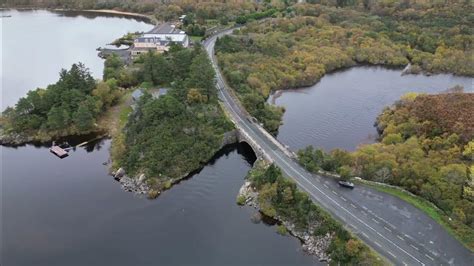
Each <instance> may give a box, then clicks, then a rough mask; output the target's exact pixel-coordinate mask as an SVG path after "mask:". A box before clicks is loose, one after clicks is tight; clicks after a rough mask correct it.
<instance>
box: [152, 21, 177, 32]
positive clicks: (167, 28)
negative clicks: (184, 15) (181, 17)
mask: <svg viewBox="0 0 474 266" xmlns="http://www.w3.org/2000/svg"><path fill="white" fill-rule="evenodd" d="M176 33H181V30H180V29H177V28H176V27H175V25H172V24H170V23H163V24H159V25H156V26H155V27H154V28H153V29H151V30H150V31H149V32H147V34H176Z"/></svg>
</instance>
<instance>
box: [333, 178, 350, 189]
mask: <svg viewBox="0 0 474 266" xmlns="http://www.w3.org/2000/svg"><path fill="white" fill-rule="evenodd" d="M337 183H339V186H341V187H346V188H351V189H352V188H354V183H352V182H349V181H343V180H341V181H339V182H337Z"/></svg>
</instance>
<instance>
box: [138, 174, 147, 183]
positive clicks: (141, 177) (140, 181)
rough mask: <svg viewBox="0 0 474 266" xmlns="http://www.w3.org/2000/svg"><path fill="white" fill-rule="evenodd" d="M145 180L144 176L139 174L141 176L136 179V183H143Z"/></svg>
mask: <svg viewBox="0 0 474 266" xmlns="http://www.w3.org/2000/svg"><path fill="white" fill-rule="evenodd" d="M145 179H146V176H145V174H141V175H140V176H139V177H138V182H139V183H143V182H144V181H145Z"/></svg>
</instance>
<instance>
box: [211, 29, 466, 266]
mask: <svg viewBox="0 0 474 266" xmlns="http://www.w3.org/2000/svg"><path fill="white" fill-rule="evenodd" d="M230 32H231V31H230V30H228V31H224V32H221V33H218V34H216V35H213V36H212V37H209V38H208V39H207V40H206V41H204V43H203V45H204V48H205V49H206V51H207V53H208V55H209V57H210V59H211V62H212V65H213V67H214V69H215V70H216V77H217V78H216V80H217V85H216V86H217V88H218V92H219V98H220V100H221V101H222V102H223V104H224V107H225V108H226V109H227V111H228V113H229V115H230V116H231V118H232V120H233V121H234V123H235V124H236V127H238V128H239V129H240V130H241V131H243V132H244V133H245V134H246V135H247V136H248V137H250V138H251V139H252V140H253V141H254V142H255V143H257V144H258V145H259V146H260V148H261V149H262V150H263V152H264V153H265V154H266V155H267V156H268V157H269V158H270V159H271V160H272V161H273V162H274V163H275V164H276V165H278V166H279V167H280V168H281V169H282V171H283V172H284V173H285V174H286V176H288V177H290V178H291V179H293V181H295V182H296V184H297V185H298V187H299V188H300V189H302V190H303V191H305V192H306V193H308V195H310V197H311V199H312V200H313V201H314V202H315V203H316V204H318V205H319V206H321V207H323V208H324V209H325V210H327V211H328V212H330V213H331V214H332V215H333V217H334V218H336V219H337V220H339V221H340V222H341V223H342V224H344V226H345V227H346V229H348V230H349V231H351V232H352V233H354V234H355V235H357V236H358V237H359V238H360V239H362V240H363V241H364V242H365V243H366V244H368V245H369V246H371V247H372V248H373V249H374V250H376V251H377V252H379V253H380V254H382V255H383V256H385V257H386V258H387V259H388V260H389V261H391V262H393V263H394V264H396V265H472V261H474V254H473V253H472V252H470V251H469V250H468V249H466V248H465V247H464V246H462V245H461V244H460V243H459V242H458V241H457V240H455V239H454V238H453V237H452V236H450V235H449V234H448V233H447V232H446V231H445V230H444V229H443V228H442V227H441V226H439V225H438V224H436V222H435V221H433V220H432V219H431V218H429V217H428V216H427V215H425V214H424V213H422V212H421V211H419V210H418V209H416V208H414V207H413V206H411V205H409V204H407V203H406V202H404V201H401V200H399V199H396V198H394V197H392V196H390V195H386V194H384V193H381V192H377V191H374V190H372V189H369V188H365V187H363V188H360V187H359V188H356V189H354V190H347V189H343V188H340V187H339V186H337V183H335V182H334V180H332V179H328V178H324V177H321V176H317V175H313V174H311V173H309V172H307V171H306V170H305V169H303V168H302V167H301V166H300V165H299V164H298V163H297V162H296V161H295V160H294V159H293V158H292V157H291V156H289V153H288V150H286V149H285V148H284V147H283V145H279V143H278V141H276V140H275V139H273V137H272V136H271V135H269V134H268V133H266V132H264V131H263V130H262V128H261V127H260V126H259V125H257V124H256V123H252V122H251V121H249V120H248V119H247V118H248V117H247V113H246V111H245V110H242V108H241V106H240V104H239V103H238V102H237V100H236V99H235V98H234V97H232V95H231V92H230V90H231V89H230V88H229V87H228V85H227V83H226V82H225V80H224V78H223V77H222V74H221V72H220V70H219V68H218V65H217V60H216V58H215V54H214V45H215V41H216V39H217V38H218V37H220V36H223V35H225V34H229V33H230Z"/></svg>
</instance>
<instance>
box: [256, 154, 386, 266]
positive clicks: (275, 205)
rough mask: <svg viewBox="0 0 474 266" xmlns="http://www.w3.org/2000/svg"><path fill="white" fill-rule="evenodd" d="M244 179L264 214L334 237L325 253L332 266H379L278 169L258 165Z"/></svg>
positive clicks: (367, 251) (375, 259)
mask: <svg viewBox="0 0 474 266" xmlns="http://www.w3.org/2000/svg"><path fill="white" fill-rule="evenodd" d="M247 179H248V180H249V181H250V182H251V185H252V187H253V188H254V189H255V190H256V191H257V192H258V204H259V208H260V211H261V212H262V213H263V214H265V215H267V216H270V217H274V218H276V217H279V219H281V218H283V219H284V220H285V221H290V222H291V223H293V224H294V225H295V226H296V229H297V230H299V231H308V232H309V233H311V234H313V235H315V236H324V235H326V234H327V233H329V234H332V235H333V237H332V241H331V244H330V245H329V248H328V250H326V252H327V253H328V254H329V255H330V257H331V264H333V265H382V264H381V262H380V261H378V260H377V257H376V256H375V254H374V253H373V252H372V251H371V250H370V249H369V247H367V246H366V245H365V244H364V243H362V242H361V241H360V240H358V239H357V238H355V237H353V236H352V235H351V234H350V233H349V232H348V231H347V230H345V229H344V228H343V227H342V225H341V224H339V223H338V222H337V221H335V220H334V219H333V218H332V217H331V215H330V214H329V213H327V212H326V211H324V210H322V209H321V208H320V207H318V206H316V205H315V204H314V203H313V202H312V201H311V199H310V198H309V197H308V195H307V194H306V193H303V192H301V191H299V190H298V188H297V187H296V184H295V183H293V182H292V181H290V180H289V179H287V178H285V177H284V176H283V174H282V173H281V170H280V169H279V168H278V167H277V166H275V165H273V164H272V165H270V166H265V165H263V164H260V163H258V162H257V163H256V166H254V168H253V169H252V170H251V171H250V172H249V174H248V175H247ZM315 224H317V226H314V225H315Z"/></svg>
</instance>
